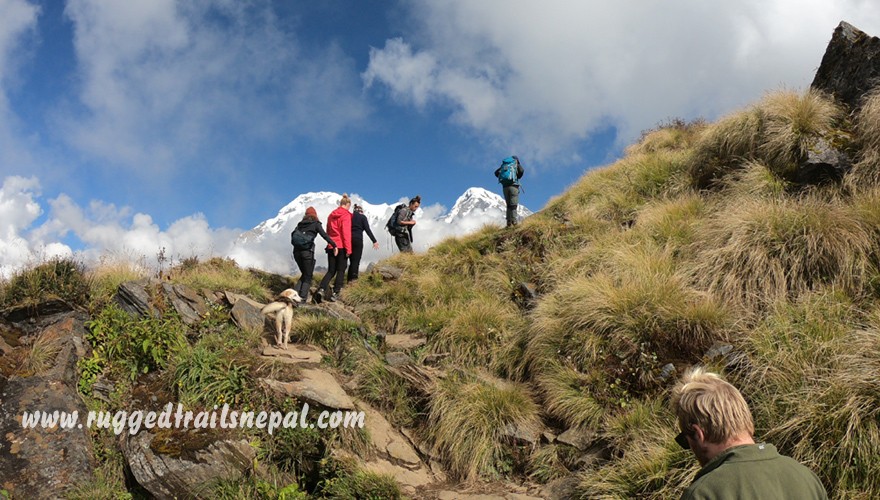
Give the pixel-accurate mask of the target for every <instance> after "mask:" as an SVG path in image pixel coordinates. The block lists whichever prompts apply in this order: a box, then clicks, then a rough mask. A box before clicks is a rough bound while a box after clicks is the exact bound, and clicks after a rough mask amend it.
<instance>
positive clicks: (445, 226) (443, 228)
mask: <svg viewBox="0 0 880 500" xmlns="http://www.w3.org/2000/svg"><path fill="white" fill-rule="evenodd" d="M340 198H342V194H340V193H334V192H329V191H321V192H317V193H305V194H301V195H299V196H297V197H296V198H294V200H293V201H291V202H290V203H288V204H287V205H285V206H284V207H283V208H282V209H281V210H279V211H278V215H276V216H275V217H273V218H271V219H268V220H266V221H264V222H261V223H260V224H258V225H257V226H255V227H254V228H253V229H251V230H249V231H246V232H244V233H242V234H241V235H240V236H239V237H238V239H237V240H236V242H235V244H234V247H233V249H232V252H231V255H230V257H232V258H234V259H235V260H236V262H238V264H239V265H242V266H246V267H247V266H252V267H256V268H259V269H263V270H266V271H269V272H275V273H280V274H298V272H299V271H298V270H297V268H296V264H295V263H294V262H293V257H292V254H291V246H290V233H291V231H293V229H294V228H295V227H296V224H297V223H298V222H299V221H300V220H302V218H303V215H305V212H306V208H307V207H309V206H312V207H315V210H317V211H318V217H319V218H320V219H321V221H322V222H323V223H324V225H325V229H326V224H327V216H328V215H329V214H330V212H331V211H333V210H334V209H335V208H336V207H337V206H338V203H339V200H340ZM351 199H352V203H353V204H358V205H360V206H362V207H363V208H364V215H366V216H367V219H368V220H369V221H370V229H371V230H372V231H373V235H374V236H375V237H376V239H377V240H378V241H379V250H373V248H372V247H371V246H370V245H369V238H368V237H367V236H366V235H365V241H366V242H367V245H364V256H363V259H362V260H361V267H362V268H364V267H366V266H368V265H369V264H370V263H372V262H376V261H379V260H381V259H384V258H387V257H389V256H391V254H392V253H393V252H396V251H397V246H396V245H395V244H394V239H393V238H392V237H391V235H390V234H388V232H387V231H386V230H385V223H386V222H387V221H388V218H389V217H390V216H391V214H392V213H393V212H394V207H395V206H397V204H398V203H406V202H407V201H408V199H407V198H401V199H400V200H399V201H397V202H395V203H379V204H372V203H370V202H368V201H366V200H364V199H363V198H362V197H360V196H359V195H357V194H352V195H351ZM422 203H423V204H422V206H421V207H420V209H419V210H418V211H417V212H416V215H415V217H414V219H415V220H416V225H415V228H414V229H413V247H414V249H415V250H416V252H423V251H425V250H427V249H428V248H430V247H431V246H433V245H435V244H436V243H438V242H440V241H441V240H443V239H445V238H448V237H451V236H463V235H465V234H468V233H471V232H473V231H475V230H477V229H480V228H481V227H483V226H485V225H487V224H491V225H496V226H502V225H504V214H505V211H506V208H505V204H504V198H502V197H501V196H500V195H499V194H496V193H493V192H491V191H488V190H486V189H483V188H479V187H472V188H470V189H468V190H467V191H465V192H464V193H463V194H462V195H461V196H459V197H458V200H456V202H455V205H454V206H453V207H452V209H451V210H449V211H448V212H446V209H445V207H443V206H442V205H440V204H430V200H424V199H423V200H422ZM353 206H354V205H352V207H353ZM518 213H519V216H520V218H523V217H527V216H529V215H531V214H532V212H531V211H530V210H529V209H528V208H526V207H524V206H522V205H520V206H519V209H518ZM316 244H317V245H318V248H319V249H320V248H322V247H323V245H322V244H321V237H320V236H319V237H318V239H317V240H316ZM315 254H316V257H317V259H318V263H317V266H318V267H319V268H326V265H327V257H326V254H324V253H323V252H321V251H320V250H319V251H316V252H315Z"/></svg>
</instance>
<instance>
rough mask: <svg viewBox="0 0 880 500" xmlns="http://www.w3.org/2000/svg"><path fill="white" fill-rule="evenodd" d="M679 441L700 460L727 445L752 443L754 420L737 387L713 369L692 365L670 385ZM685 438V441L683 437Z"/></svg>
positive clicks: (706, 459) (707, 458) (722, 449)
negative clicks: (674, 384) (673, 384)
mask: <svg viewBox="0 0 880 500" xmlns="http://www.w3.org/2000/svg"><path fill="white" fill-rule="evenodd" d="M672 408H673V410H674V411H675V416H676V417H677V419H678V427H679V429H680V430H681V434H679V438H678V439H677V441H679V444H681V445H682V446H685V443H687V444H688V446H685V447H689V448H690V449H692V450H693V452H694V455H696V457H697V459H698V460H699V461H700V462H701V463H705V462H707V461H708V460H711V459H712V457H713V456H714V455H716V454H717V453H720V452H721V451H724V450H725V449H727V448H729V447H731V446H737V445H739V444H748V443H753V442H754V440H753V438H752V436H753V435H754V433H755V424H754V421H753V420H752V412H751V411H750V410H749V405H748V403H746V400H745V398H743V396H742V394H741V393H740V392H739V390H738V389H737V388H736V387H734V386H733V385H731V384H730V383H729V382H727V381H725V380H724V379H723V378H721V376H719V375H718V374H716V373H712V372H709V371H706V370H705V369H703V368H693V369H691V370H689V371H688V372H687V373H685V375H684V376H683V377H682V378H681V380H680V381H679V382H678V384H676V386H675V387H674V388H673V389H672ZM685 440H686V441H685Z"/></svg>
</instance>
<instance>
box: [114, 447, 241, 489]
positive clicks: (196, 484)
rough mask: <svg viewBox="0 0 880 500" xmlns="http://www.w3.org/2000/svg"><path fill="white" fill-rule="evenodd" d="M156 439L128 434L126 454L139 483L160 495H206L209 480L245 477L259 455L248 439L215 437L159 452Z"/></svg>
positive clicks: (123, 448) (124, 451)
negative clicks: (174, 450)
mask: <svg viewBox="0 0 880 500" xmlns="http://www.w3.org/2000/svg"><path fill="white" fill-rule="evenodd" d="M155 439H156V435H155V434H153V433H151V432H146V431H144V432H141V433H139V434H137V435H135V436H130V435H128V434H126V437H125V438H124V439H123V441H122V453H123V455H124V456H125V460H126V462H127V463H128V466H129V468H130V470H131V473H132V475H133V476H134V478H135V480H136V481H137V482H138V484H140V485H141V486H143V487H144V489H146V490H147V491H149V492H150V493H151V494H153V495H155V496H156V498H202V496H200V495H203V494H204V489H205V487H206V486H207V485H208V484H209V483H211V482H212V481H216V480H218V479H235V478H238V477H241V475H242V473H243V472H244V471H245V470H247V469H248V468H249V467H251V465H252V463H253V460H254V457H255V456H256V452H255V451H254V449H253V448H252V447H251V446H250V445H249V444H248V442H247V440H244V439H217V440H211V441H208V442H207V443H201V445H199V446H198V447H197V448H196V449H187V450H185V451H184V452H181V453H158V452H156V451H155V450H154V449H153V448H154V446H153V441H154V440H155ZM179 439H184V440H185V439H186V438H180V437H177V438H175V440H179Z"/></svg>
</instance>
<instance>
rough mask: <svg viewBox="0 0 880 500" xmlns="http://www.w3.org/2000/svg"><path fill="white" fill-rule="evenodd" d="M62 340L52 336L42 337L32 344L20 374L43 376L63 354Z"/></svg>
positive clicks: (23, 361)
mask: <svg viewBox="0 0 880 500" xmlns="http://www.w3.org/2000/svg"><path fill="white" fill-rule="evenodd" d="M61 347H62V346H61V340H60V339H59V338H57V337H53V336H50V335H40V336H39V337H37V339H36V340H35V341H34V343H33V344H31V347H30V349H29V350H28V353H27V355H25V356H24V359H23V360H22V362H21V366H20V367H19V372H20V373H21V374H22V375H25V376H31V375H42V374H44V373H45V372H46V371H47V370H49V369H50V368H52V365H53V363H54V362H55V358H56V357H57V356H58V353H59V352H61Z"/></svg>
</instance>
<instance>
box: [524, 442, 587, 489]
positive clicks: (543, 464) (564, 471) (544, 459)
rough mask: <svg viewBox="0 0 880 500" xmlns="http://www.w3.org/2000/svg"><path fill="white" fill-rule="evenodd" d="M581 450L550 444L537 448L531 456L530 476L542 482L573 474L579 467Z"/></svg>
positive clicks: (529, 464)
mask: <svg viewBox="0 0 880 500" xmlns="http://www.w3.org/2000/svg"><path fill="white" fill-rule="evenodd" d="M579 454H580V452H579V451H578V450H577V449H576V448H574V447H572V446H567V445H558V444H550V445H547V446H542V447H541V448H538V449H537V450H535V451H534V452H533V453H532V455H531V456H530V457H529V463H528V475H529V478H530V479H532V480H534V481H537V482H538V483H540V484H544V483H549V482H550V481H553V480H554V479H559V478H562V477H565V476H568V475H569V474H571V472H572V471H573V470H575V469H576V468H577V459H578V455H579Z"/></svg>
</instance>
